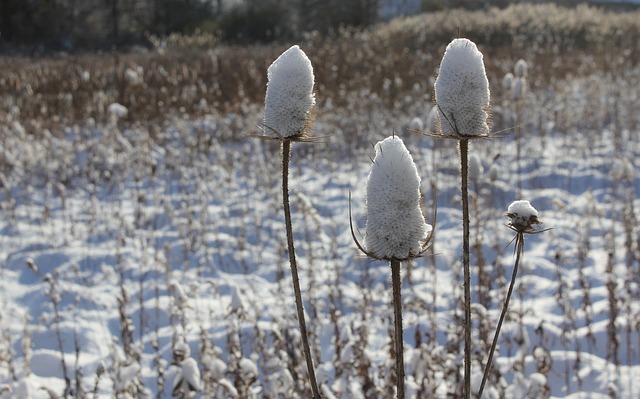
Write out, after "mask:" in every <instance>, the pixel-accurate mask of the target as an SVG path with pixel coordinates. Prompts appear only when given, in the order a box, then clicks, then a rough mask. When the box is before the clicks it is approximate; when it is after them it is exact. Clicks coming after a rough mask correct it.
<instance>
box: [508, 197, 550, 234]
mask: <svg viewBox="0 0 640 399" xmlns="http://www.w3.org/2000/svg"><path fill="white" fill-rule="evenodd" d="M505 215H506V216H508V217H509V218H511V222H510V223H509V226H511V227H513V228H514V229H515V230H517V231H519V232H525V231H531V230H533V229H534V227H533V225H534V224H537V225H540V224H542V222H541V221H540V219H538V211H537V210H536V208H534V207H533V206H532V205H531V203H530V202H529V201H525V200H520V201H513V202H512V203H511V204H510V205H509V207H508V208H507V213H506V214H505Z"/></svg>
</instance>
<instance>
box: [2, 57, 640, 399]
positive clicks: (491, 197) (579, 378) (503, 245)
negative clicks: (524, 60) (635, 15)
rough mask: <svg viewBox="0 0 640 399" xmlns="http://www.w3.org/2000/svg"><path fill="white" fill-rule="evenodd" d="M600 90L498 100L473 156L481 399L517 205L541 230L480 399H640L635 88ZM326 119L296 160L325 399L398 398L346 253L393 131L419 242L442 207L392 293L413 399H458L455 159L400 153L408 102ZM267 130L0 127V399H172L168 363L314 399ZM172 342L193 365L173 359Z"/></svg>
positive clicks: (359, 261) (234, 383) (637, 77)
mask: <svg viewBox="0 0 640 399" xmlns="http://www.w3.org/2000/svg"><path fill="white" fill-rule="evenodd" d="M611 79H613V78H607V77H606V76H589V77H585V78H575V79H572V80H570V81H567V82H561V83H559V84H558V85H556V86H554V87H551V88H545V89H544V90H542V89H540V90H531V91H530V93H529V94H528V97H527V98H526V99H524V100H523V101H524V102H523V103H518V104H516V103H512V102H510V101H508V100H506V99H505V97H506V96H502V95H500V90H501V89H500V88H499V87H498V88H496V87H492V98H493V99H494V104H493V108H494V115H495V120H496V122H498V121H500V123H501V124H502V125H504V126H518V127H517V128H516V129H511V130H509V131H507V132H502V133H500V134H498V135H497V137H495V138H492V139H489V140H478V141H474V142H472V144H471V153H472V154H476V155H475V156H477V157H478V159H479V160H480V164H481V169H482V170H480V169H478V171H477V175H476V176H472V177H473V178H472V181H471V182H470V188H471V190H472V204H471V218H472V220H471V243H472V254H471V260H472V273H473V277H472V284H473V297H472V299H473V303H474V306H473V310H474V313H473V321H474V331H473V337H474V338H473V341H474V343H473V344H474V348H475V354H474V359H475V362H476V363H475V364H474V366H473V371H474V376H475V377H474V381H473V384H474V386H475V387H477V386H478V385H479V378H478V373H479V372H480V370H481V365H484V362H485V361H486V357H487V354H488V342H490V340H491V338H492V336H493V331H494V328H495V324H496V322H497V319H498V316H499V313H500V307H501V303H502V300H503V298H504V296H505V293H506V288H507V285H508V281H509V278H510V276H511V271H512V267H513V262H514V256H513V244H511V246H509V243H510V241H511V239H512V238H513V232H512V231H511V230H509V229H508V228H506V227H505V224H506V223H507V222H508V219H507V218H505V216H504V213H505V212H506V210H507V206H508V205H509V204H510V203H511V201H513V200H516V199H526V200H529V201H530V202H531V204H532V205H533V206H534V207H535V208H536V209H537V210H538V211H539V217H540V219H541V220H542V221H543V222H544V225H543V227H545V228H552V230H550V231H547V232H545V233H543V234H540V235H533V236H527V237H526V243H525V250H526V252H525V255H524V259H523V263H522V265H521V269H520V273H519V276H518V280H517V284H516V290H515V292H514V297H513V298H512V302H511V310H510V312H509V314H508V315H507V320H506V322H505V325H504V327H503V330H502V335H501V339H500V341H499V349H498V353H497V355H496V362H495V363H496V372H495V373H494V374H493V375H492V381H490V383H489V385H488V388H487V390H486V396H485V397H492V396H490V395H493V397H497V396H498V395H499V394H500V395H504V396H505V397H514V398H520V397H524V396H525V393H526V391H527V390H530V391H533V390H534V388H535V387H536V386H537V385H536V384H542V385H545V382H546V388H545V387H543V388H541V389H540V391H541V393H540V396H530V397H545V396H544V395H545V393H544V391H545V389H547V390H548V391H547V392H548V393H549V394H550V395H551V396H552V397H567V398H569V397H570V398H579V397H590V398H598V397H626V398H632V397H638V395H640V382H638V377H640V305H639V303H638V299H640V286H639V285H638V283H639V278H640V277H639V273H638V268H639V267H640V232H639V230H638V227H637V226H638V223H637V221H638V218H639V217H640V215H639V214H638V209H640V203H639V201H638V194H639V189H640V178H639V177H638V173H637V170H638V165H637V162H638V155H639V154H640V139H639V133H640V132H639V126H640V123H639V118H638V113H637V105H638V101H639V98H640V95H639V93H638V90H640V89H639V88H640V85H638V82H640V70H638V69H636V70H630V71H628V73H627V74H626V75H624V76H616V77H615V83H612V81H611ZM614 86H615V87H618V88H626V90H615V89H614ZM560 88H561V89H560ZM594 92H595V93H597V96H595V98H594V95H593V93H594ZM317 95H318V98H319V99H320V100H321V106H320V107H319V109H318V116H317V122H316V128H315V132H316V134H317V135H319V136H324V135H328V137H327V138H325V139H324V140H323V141H322V142H320V143H295V144H294V146H293V153H292V159H291V172H290V178H291V181H290V191H291V202H292V212H293V226H294V232H295V243H296V249H297V255H298V260H299V264H300V267H301V276H300V278H301V284H302V289H303V298H304V300H305V309H306V312H307V316H308V327H309V330H310V333H311V337H310V338H311V342H312V352H313V353H314V356H315V362H316V366H317V369H318V379H319V381H320V382H321V384H322V385H323V386H324V388H323V389H324V392H325V394H327V397H329V396H328V395H329V394H333V395H335V397H340V398H359V397H391V395H392V393H391V392H392V389H393V388H392V387H393V383H392V370H393V360H392V359H391V357H390V354H389V353H390V349H391V348H392V344H391V341H390V338H389V337H390V333H391V332H392V331H393V326H392V324H391V323H392V321H393V313H392V307H391V292H390V281H389V280H390V272H389V265H388V264H385V263H382V262H375V261H370V260H368V259H366V258H363V257H362V255H361V254H359V253H358V251H357V250H356V246H355V244H354V243H353V241H352V238H351V233H350V230H349V200H348V198H349V195H350V194H351V206H352V211H353V217H354V223H355V224H356V225H357V226H359V228H360V230H363V229H364V220H363V213H364V196H365V180H366V177H367V175H368V172H369V168H370V162H371V161H370V157H372V156H373V152H374V151H373V148H372V147H371V146H370V145H369V143H375V142H377V141H379V140H381V139H383V138H385V137H387V136H388V135H391V134H392V132H393V130H394V129H395V131H396V134H398V135H399V136H401V137H402V139H403V141H404V142H405V144H406V145H407V148H408V149H409V151H410V152H411V154H412V156H413V159H414V161H415V163H416V165H417V167H418V172H419V174H420V175H421V177H422V190H423V194H424V197H425V202H424V205H425V215H428V217H427V219H428V220H427V221H428V222H429V223H431V224H433V223H434V220H433V217H432V215H433V208H434V202H433V200H432V198H433V197H434V195H435V197H437V223H436V226H435V231H436V233H435V238H434V247H433V251H432V253H430V254H429V255H428V256H425V257H424V258H421V259H418V260H415V261H412V262H410V263H408V264H405V265H404V269H403V279H404V287H403V299H404V330H405V351H406V354H405V360H406V364H407V378H408V380H407V389H408V394H409V397H451V395H454V396H455V395H456V393H459V392H460V389H461V387H462V383H461V378H462V355H463V354H462V347H463V343H462V318H463V313H462V307H461V303H462V301H461V297H462V279H461V235H462V234H461V211H460V198H459V179H460V178H459V171H458V158H457V150H456V148H455V143H454V142H453V141H449V140H444V141H443V140H438V139H435V138H432V137H427V136H420V135H418V134H415V133H412V132H410V131H409V130H408V129H407V128H408V127H410V126H413V127H419V125H420V122H419V121H417V120H415V119H414V118H415V117H418V118H421V120H422V121H425V122H426V119H427V115H428V111H429V108H430V105H429V104H424V103H420V102H419V101H409V102H410V103H411V104H412V105H411V106H407V108H406V113H405V114H404V115H403V116H401V117H398V116H397V113H394V112H392V111H387V110H385V108H384V107H380V106H377V107H378V108H376V109H375V112H370V110H368V109H367V108H366V107H367V105H366V104H365V105H363V106H362V107H363V108H362V109H337V108H334V107H333V106H332V105H331V104H330V103H328V102H324V101H322V93H321V92H319V93H318V94H317ZM362 101H365V100H362ZM594 105H595V106H594ZM262 112H263V110H262V108H261V107H260V106H259V105H256V106H255V107H254V109H253V110H252V113H251V112H250V113H249V114H253V115H255V118H249V119H248V120H247V119H246V118H242V117H240V116H238V115H237V114H229V115H211V116H208V117H203V118H201V119H198V120H195V121H189V122H186V121H183V120H176V121H175V122H174V123H172V124H170V125H169V127H167V128H163V129H158V130H157V131H154V132H150V131H148V130H145V129H141V128H136V127H132V126H129V125H124V124H118V123H116V122H114V123H113V124H111V125H108V126H91V125H88V126H84V127H70V128H69V129H68V130H67V131H66V132H65V133H64V134H63V135H60V136H56V135H53V134H51V133H49V132H47V131H38V132H36V133H35V134H33V133H30V132H27V131H26V129H25V128H24V127H23V125H22V124H21V123H20V122H18V121H15V122H14V123H13V124H9V125H7V126H3V127H1V128H2V129H3V132H2V137H3V142H2V143H0V156H1V158H0V160H1V161H0V167H1V168H2V169H1V173H0V189H1V190H0V231H1V232H2V234H0V285H1V286H0V302H1V306H2V312H0V331H1V332H2V334H1V335H0V392H1V393H0V398H3V399H4V398H9V397H11V398H13V397H15V398H49V397H59V396H61V395H63V394H64V393H65V391H66V394H67V395H72V396H74V395H75V396H77V397H114V396H117V397H123V398H124V397H136V398H137V397H147V396H148V397H158V398H165V397H166V398H169V397H171V391H172V388H173V381H174V378H177V377H179V376H180V373H181V370H187V372H188V370H191V371H190V372H191V373H193V370H192V369H190V367H191V366H190V365H193V363H192V362H191V363H188V364H187V363H182V362H181V358H180V356H187V357H190V358H193V359H194V360H195V362H196V364H197V365H198V370H199V372H200V374H201V378H202V381H201V382H200V385H201V389H202V392H203V393H200V394H198V395H200V396H202V397H220V398H224V397H230V396H231V395H232V394H233V393H234V391H235V393H237V394H238V395H239V396H240V397H250V396H251V395H254V396H255V397H272V398H275V397H278V396H277V395H278V394H280V395H281V396H280V397H287V398H290V397H291V398H293V397H306V395H307V393H308V390H306V389H305V388H304V384H306V379H305V378H304V375H305V366H304V360H303V358H302V352H301V351H300V345H299V343H300V336H299V332H298V324H297V319H296V315H295V309H294V300H293V290H292V286H291V279H290V274H289V266H288V257H287V252H286V248H287V245H286V237H285V230H284V221H283V214H282V204H281V197H280V196H281V193H280V151H279V147H278V144H277V143H274V142H270V141H263V140H259V139H256V138H250V137H247V134H248V133H257V131H256V130H257V128H256V127H255V126H256V125H257V124H258V123H259V122H260V121H261V118H262ZM356 132H357V133H356ZM230 133H232V134H235V135H236V137H237V139H235V140H224V141H220V140H218V137H222V136H224V137H229V134H230ZM354 135H357V136H356V138H354ZM518 154H519V155H518ZM182 341H184V342H186V343H187V345H188V347H189V349H190V355H189V354H188V353H187V355H185V354H184V346H183V348H182V350H181V351H178V352H176V353H175V354H174V351H175V349H176V348H179V347H180V346H181V344H180V342H182ZM187 352H189V351H187ZM172 363H176V364H172ZM179 365H180V367H179ZM65 381H66V382H65ZM363 392H365V393H363ZM56 395H57V396H56ZM448 395H449V396H448ZM531 395H533V393H532V394H531Z"/></svg>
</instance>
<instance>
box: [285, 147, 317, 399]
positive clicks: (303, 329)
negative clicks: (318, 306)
mask: <svg viewBox="0 0 640 399" xmlns="http://www.w3.org/2000/svg"><path fill="white" fill-rule="evenodd" d="M290 155H291V141H289V140H282V204H283V205H284V219H285V225H286V229H287V247H288V250H289V264H290V266H291V279H292V280H293V291H294V295H295V298H296V309H297V312H298V323H299V324H300V334H301V335H302V346H303V349H304V358H305V360H306V362H307V372H308V373H309V382H310V383H311V391H312V392H313V397H314V399H320V398H321V396H320V391H319V390H318V382H317V380H316V374H315V371H314V368H313V358H312V357H311V349H310V348H309V338H308V336H307V323H306V322H305V318H304V307H303V306H302V294H301V292H300V279H299V278H298V264H297V262H296V250H295V247H294V246H293V227H292V224H291V208H290V206H289V158H290Z"/></svg>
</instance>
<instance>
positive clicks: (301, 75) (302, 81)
mask: <svg viewBox="0 0 640 399" xmlns="http://www.w3.org/2000/svg"><path fill="white" fill-rule="evenodd" d="M267 79H268V83H267V94H266V96H265V111H264V124H265V126H266V127H267V129H266V131H267V132H273V131H275V132H277V134H278V135H280V136H282V137H292V136H298V135H301V134H303V133H304V131H305V130H306V129H307V128H308V126H309V123H310V121H309V112H310V111H311V109H312V107H313V106H314V105H315V102H316V101H315V96H314V94H313V82H314V77H313V67H312V66H311V61H309V58H308V57H307V55H306V54H305V53H304V52H303V51H302V50H300V47H298V46H297V45H295V46H292V47H290V48H289V49H288V50H287V51H285V52H284V53H282V54H281V55H280V57H278V58H277V59H276V60H275V61H274V62H273V63H272V64H271V66H270V67H269V69H268V71H267Z"/></svg>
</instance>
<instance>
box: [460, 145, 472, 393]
mask: <svg viewBox="0 0 640 399" xmlns="http://www.w3.org/2000/svg"><path fill="white" fill-rule="evenodd" d="M459 143H460V169H461V175H462V182H461V185H460V187H461V191H462V265H463V268H464V397H465V398H466V399H469V398H471V286H470V285H471V272H470V270H469V269H470V267H469V252H470V251H469V179H468V172H469V140H468V139H460V140H459Z"/></svg>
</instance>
